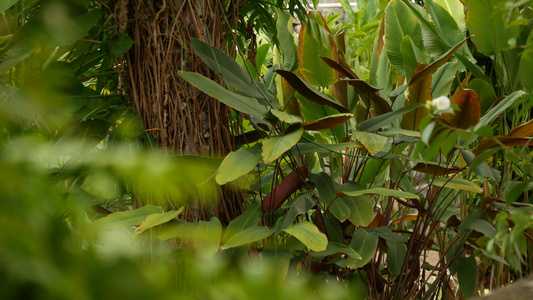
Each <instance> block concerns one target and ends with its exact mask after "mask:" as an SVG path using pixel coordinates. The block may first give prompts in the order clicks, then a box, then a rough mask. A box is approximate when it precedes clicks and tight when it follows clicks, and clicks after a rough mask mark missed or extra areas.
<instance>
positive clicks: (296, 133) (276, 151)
mask: <svg viewBox="0 0 533 300" xmlns="http://www.w3.org/2000/svg"><path fill="white" fill-rule="evenodd" d="M303 131H304V129H303V128H302V127H301V126H298V127H297V128H295V129H293V130H292V131H290V132H288V133H285V134H284V135H281V136H275V137H272V138H269V139H266V140H264V141H263V153H262V155H263V160H264V162H265V164H268V163H270V162H272V161H274V160H276V159H277V158H278V157H280V156H281V155H283V153H285V152H286V151H287V150H289V149H291V147H292V146H294V145H296V143H298V141H299V140H300V137H301V136H302V133H303Z"/></svg>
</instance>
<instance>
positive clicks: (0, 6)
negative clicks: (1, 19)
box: [0, 0, 19, 13]
mask: <svg viewBox="0 0 533 300" xmlns="http://www.w3.org/2000/svg"><path fill="white" fill-rule="evenodd" d="M18 1H19V0H2V2H1V3H0V13H3V12H4V11H6V10H8V9H9V8H10V7H11V6H13V5H14V4H15V3H17V2H18Z"/></svg>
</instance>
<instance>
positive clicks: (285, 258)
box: [0, 0, 533, 299]
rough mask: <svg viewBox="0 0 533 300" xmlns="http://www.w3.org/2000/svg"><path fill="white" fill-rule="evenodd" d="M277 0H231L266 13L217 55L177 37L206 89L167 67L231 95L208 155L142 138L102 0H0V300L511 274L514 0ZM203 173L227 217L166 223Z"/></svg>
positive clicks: (523, 210)
mask: <svg viewBox="0 0 533 300" xmlns="http://www.w3.org/2000/svg"><path fill="white" fill-rule="evenodd" d="M230 2H231V1H227V3H228V5H230V4H229V3H230ZM285 2H287V3H285ZM285 2H284V1H267V2H265V3H270V4H269V5H266V4H265V6H251V7H250V6H248V7H247V9H248V10H243V11H242V16H241V20H242V22H245V23H247V22H248V21H249V19H250V18H252V19H253V18H259V19H262V20H265V22H263V23H262V24H263V26H261V27H257V28H256V29H255V31H254V39H253V40H251V41H250V40H246V39H244V36H245V34H244V33H243V31H246V30H247V28H244V29H242V28H237V29H236V30H235V31H231V32H233V33H234V34H235V35H234V36H233V37H232V39H234V42H235V44H236V45H238V47H237V55H236V57H230V56H228V55H227V54H225V53H224V52H223V51H221V50H219V49H216V48H214V47H212V46H210V45H209V44H208V43H204V42H202V41H199V40H194V41H193V42H192V44H191V46H192V48H193V49H194V52H195V54H196V55H198V56H199V57H200V58H201V59H202V60H203V61H204V62H205V63H206V64H207V66H209V68H211V69H212V70H213V71H214V72H216V73H217V74H220V76H221V77H222V79H223V80H224V83H225V87H222V86H220V85H219V84H218V83H215V82H214V81H212V80H211V79H208V78H206V77H204V76H203V75H202V74H198V73H194V72H187V71H186V70H184V71H182V72H180V75H181V77H182V78H184V79H185V80H187V81H188V82H190V83H191V84H192V85H194V86H195V87H197V88H198V89H199V90H200V91H202V92H204V93H206V94H208V95H210V96H212V97H214V98H216V99H218V100H220V101H221V102H223V103H224V104H226V105H227V106H229V107H231V116H232V118H231V126H232V127H233V128H234V133H235V135H236V140H237V141H238V143H239V145H240V146H239V149H237V150H236V151H234V152H231V153H230V154H229V155H227V156H226V157H225V158H206V157H196V156H175V155H170V154H168V153H163V152H162V151H160V150H159V149H158V147H157V146H155V145H154V138H153V136H152V134H157V132H152V131H146V130H145V128H143V125H142V121H141V118H140V116H139V115H138V113H137V112H136V111H135V110H134V109H132V108H131V107H130V106H129V104H128V94H127V87H125V86H124V85H123V82H122V81H121V80H122V79H121V77H120V76H119V74H118V73H117V70H118V69H119V68H118V67H119V66H121V65H122V64H124V63H125V62H124V60H123V54H125V53H127V51H128V50H129V49H130V47H131V46H132V45H133V40H132V39H131V38H130V37H129V36H128V32H127V31H120V32H116V27H115V26H111V25H109V24H110V20H111V19H112V18H113V14H112V13H110V12H112V9H110V8H109V6H112V5H113V2H111V1H110V2H109V3H107V2H103V1H84V0H77V1H59V0H54V1H43V2H42V3H40V2H34V1H22V0H21V1H17V0H8V1H4V2H3V3H2V4H0V12H2V15H1V18H0V35H1V36H0V57H1V58H2V62H1V64H0V73H1V74H2V75H1V76H2V77H1V79H2V81H0V92H1V96H0V106H1V109H0V127H1V128H2V131H1V133H0V179H1V180H0V193H1V196H0V198H1V199H0V224H1V225H2V227H3V228H4V234H2V235H0V274H1V277H2V278H4V279H5V280H2V282H1V283H0V290H2V291H3V292H2V293H3V295H4V296H6V297H7V298H28V299H29V298H45V299H48V298H65V299H92V298H94V299H101V298H114V299H116V298H132V299H133V298H139V299H145V298H162V299H165V298H168V299H175V298H180V299H182V298H191V299H198V298H207V299H250V298H265V299H267V298H268V299H272V298H274V299H292V298H297V297H305V298H306V299H307V298H309V299H313V298H316V299H328V298H334V299H344V298H346V299H349V298H350V299H353V298H356V299H365V298H371V299H437V298H438V299H456V298H463V297H464V298H469V297H472V296H473V295H477V294H479V293H484V292H485V290H487V289H488V290H490V289H494V288H497V287H500V286H502V285H504V284H506V283H508V282H512V281H513V280H516V279H518V278H521V277H523V276H525V275H527V274H530V272H531V267H532V266H533V261H532V259H531V257H532V255H531V254H532V252H533V238H532V235H531V234H532V226H533V217H532V213H533V206H532V203H531V200H530V196H531V190H532V189H533V184H532V183H531V181H532V180H531V177H532V176H533V164H532V163H531V161H532V152H531V151H530V145H531V137H532V136H533V121H532V120H531V112H532V109H531V108H532V106H533V101H532V99H531V94H530V90H531V89H532V88H533V81H531V80H532V79H531V76H530V71H531V70H533V37H532V36H531V34H530V33H531V29H532V25H531V24H532V22H531V14H532V12H533V11H532V9H531V6H530V5H529V1H516V2H515V1H507V2H498V3H497V4H495V5H488V2H490V1H485V0H470V1H462V2H461V1H459V0H427V1H425V6H424V7H421V6H419V5H416V4H414V3H412V2H410V1H408V0H392V1H386V0H359V1H357V6H358V8H357V9H355V8H352V7H351V6H350V5H349V1H347V0H341V1H340V3H341V4H342V5H343V8H344V13H345V15H344V16H343V17H342V18H341V16H340V15H329V16H322V15H321V14H320V13H316V12H310V13H309V14H307V15H306V12H305V10H304V9H303V6H302V4H301V3H299V2H298V3H296V2H297V1H285ZM491 3H492V2H491ZM285 4H290V7H291V8H292V9H291V10H290V11H288V10H287V11H285V10H282V9H281V8H282V7H284V5H285ZM108 5H109V6H108ZM280 7H281V8H280ZM291 13H292V14H291ZM269 16H270V17H271V18H270V19H269ZM295 16H298V18H299V20H300V22H301V23H302V27H301V28H300V30H299V32H294V30H293V26H292V23H293V18H294V17H295ZM227 26H228V28H231V24H229V22H228V24H227ZM249 43H256V44H254V45H252V46H250V44H249ZM252 51H253V53H251V52H252ZM221 185H226V186H227V187H231V188H234V189H242V190H245V191H246V193H247V195H248V198H247V200H246V202H247V203H246V206H247V208H246V210H245V211H244V213H243V214H242V215H240V216H239V217H237V218H236V219H234V220H233V221H231V222H229V224H222V222H221V221H220V220H219V219H218V218H216V217H213V218H211V219H209V220H204V221H199V222H186V221H183V220H182V219H181V218H180V214H181V213H182V212H183V209H184V206H188V207H189V208H190V207H191V206H192V208H193V209H194V205H195V204H194V203H195V201H196V205H197V204H198V203H197V201H198V199H213V201H212V203H211V205H216V203H217V201H224V199H223V198H221V197H220V188H219V187H220V186H221ZM203 201H205V200H203ZM191 203H192V204H191Z"/></svg>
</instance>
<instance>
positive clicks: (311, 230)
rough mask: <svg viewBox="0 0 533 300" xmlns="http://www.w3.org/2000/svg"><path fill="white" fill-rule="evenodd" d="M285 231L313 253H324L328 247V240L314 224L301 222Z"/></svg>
mask: <svg viewBox="0 0 533 300" xmlns="http://www.w3.org/2000/svg"><path fill="white" fill-rule="evenodd" d="M283 231H285V232H286V233H288V234H290V235H292V236H294V237H295V238H297V239H298V240H299V241H300V242H302V243H303V244H304V245H306V246H307V247H308V248H309V249H311V251H316V252H320V251H324V250H326V248H327V246H328V238H327V237H326V235H325V234H323V233H322V232H320V231H319V230H318V227H316V225H315V224H313V223H310V222H307V221H303V222H299V223H297V224H295V225H293V226H291V227H289V228H287V229H284V230H283Z"/></svg>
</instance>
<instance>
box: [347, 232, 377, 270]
mask: <svg viewBox="0 0 533 300" xmlns="http://www.w3.org/2000/svg"><path fill="white" fill-rule="evenodd" d="M377 245H378V236H377V234H375V233H369V232H367V231H366V230H364V229H357V230H355V231H354V233H353V235H352V241H351V243H350V247H351V248H352V249H354V250H355V252H357V253H359V255H361V259H354V258H349V259H348V266H349V267H350V268H353V269H358V268H361V267H363V266H364V265H366V264H367V263H368V262H369V261H370V259H372V257H373V256H374V253H375V252H376V247H377Z"/></svg>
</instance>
